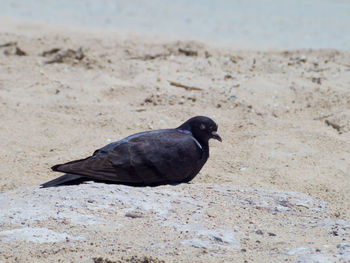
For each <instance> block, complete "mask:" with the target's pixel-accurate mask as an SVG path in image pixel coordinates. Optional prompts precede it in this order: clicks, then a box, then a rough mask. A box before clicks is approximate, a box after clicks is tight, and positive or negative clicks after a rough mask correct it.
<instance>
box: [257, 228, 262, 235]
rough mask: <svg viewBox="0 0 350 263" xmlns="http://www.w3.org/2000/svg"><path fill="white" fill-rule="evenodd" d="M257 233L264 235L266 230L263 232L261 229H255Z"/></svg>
mask: <svg viewBox="0 0 350 263" xmlns="http://www.w3.org/2000/svg"><path fill="white" fill-rule="evenodd" d="M255 234H257V235H263V234H264V232H263V231H262V230H261V229H258V230H256V231H255Z"/></svg>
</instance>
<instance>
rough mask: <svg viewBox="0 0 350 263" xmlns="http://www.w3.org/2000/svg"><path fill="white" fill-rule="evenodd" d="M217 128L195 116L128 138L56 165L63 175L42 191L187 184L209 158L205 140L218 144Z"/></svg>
mask: <svg viewBox="0 0 350 263" xmlns="http://www.w3.org/2000/svg"><path fill="white" fill-rule="evenodd" d="M217 129H218V126H217V124H216V123H215V122H214V121H213V120H212V119H210V118H208V117H204V116H197V117H193V118H191V119H189V120H188V121H186V122H185V123H183V124H182V125H180V126H179V127H178V128H175V129H164V130H154V131H146V132H141V133H137V134H134V135H131V136H129V137H126V138H125V139H122V140H120V141H117V142H113V143H110V144H108V145H106V146H105V147H102V148H101V149H98V150H96V151H95V152H94V153H93V155H92V156H90V157H87V158H85V159H81V160H76V161H72V162H68V163H65V164H58V165H55V166H53V167H52V170H53V171H55V172H63V173H66V174H64V175H63V176H61V177H58V178H56V179H54V180H52V181H49V182H47V183H44V184H42V185H41V186H42V187H52V186H60V185H74V184H80V183H82V182H84V181H95V182H104V183H114V184H124V185H131V186H157V185H164V184H178V183H185V182H189V181H191V180H192V179H193V178H194V177H195V176H196V175H197V174H198V173H199V171H200V170H201V168H202V167H203V165H204V164H205V162H206V161H207V159H208V157H209V145H208V141H209V139H211V138H213V139H216V140H218V141H220V142H221V138H220V136H219V134H218V133H217Z"/></svg>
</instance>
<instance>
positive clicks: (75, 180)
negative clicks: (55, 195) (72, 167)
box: [40, 174, 86, 188]
mask: <svg viewBox="0 0 350 263" xmlns="http://www.w3.org/2000/svg"><path fill="white" fill-rule="evenodd" d="M84 181H86V178H85V177H84V176H81V175H77V174H64V175H62V176H60V177H58V178H56V179H53V180H51V181H49V182H46V183H43V184H42V185H40V186H41V187H42V188H46V187H55V186H61V185H76V184H80V183H82V182H84Z"/></svg>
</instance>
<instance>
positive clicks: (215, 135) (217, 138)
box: [211, 131, 222, 142]
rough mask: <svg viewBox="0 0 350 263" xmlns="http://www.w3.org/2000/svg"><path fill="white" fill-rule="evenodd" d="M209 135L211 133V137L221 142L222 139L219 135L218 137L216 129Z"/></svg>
mask: <svg viewBox="0 0 350 263" xmlns="http://www.w3.org/2000/svg"><path fill="white" fill-rule="evenodd" d="M211 135H212V138H213V139H215V140H218V141H219V142H222V139H221V137H220V135H219V134H218V132H217V131H212V132H211Z"/></svg>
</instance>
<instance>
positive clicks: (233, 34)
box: [0, 0, 350, 50]
mask: <svg viewBox="0 0 350 263" xmlns="http://www.w3.org/2000/svg"><path fill="white" fill-rule="evenodd" d="M0 16H10V17H13V16H15V17H19V18H22V19H23V18H24V19H31V20H36V21H44V22H51V23H58V24H64V25H67V26H71V25H73V26H74V25H76V26H88V27H89V26H94V27H103V28H107V29H112V30H118V29H122V30H129V31H141V32H144V33H153V34H167V35H174V36H178V37H181V36H185V37H192V38H194V39H195V38H202V39H215V40H217V41H225V42H228V43H231V44H232V45H234V46H240V47H242V48H256V47H263V48H280V49H284V48H338V49H344V50H350V1H347V0H215V1H214V0H192V1H188V0H176V1H175V0H173V1H172V0H153V1H152V0H148V1H147V0H134V1H127V0H59V1H57V0H0Z"/></svg>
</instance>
